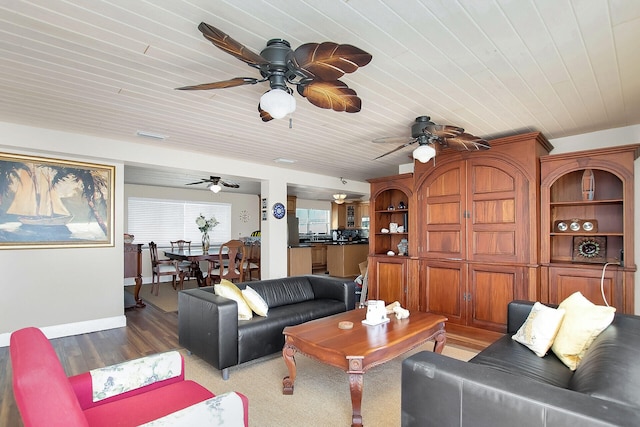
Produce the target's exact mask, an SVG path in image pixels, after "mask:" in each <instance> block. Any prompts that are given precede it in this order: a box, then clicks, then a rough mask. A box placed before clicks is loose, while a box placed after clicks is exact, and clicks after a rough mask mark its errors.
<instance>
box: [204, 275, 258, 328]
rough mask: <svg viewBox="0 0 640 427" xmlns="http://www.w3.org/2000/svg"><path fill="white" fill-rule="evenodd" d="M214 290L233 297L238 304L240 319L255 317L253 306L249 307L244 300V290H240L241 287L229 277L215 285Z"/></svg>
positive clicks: (221, 294)
mask: <svg viewBox="0 0 640 427" xmlns="http://www.w3.org/2000/svg"><path fill="white" fill-rule="evenodd" d="M213 290H214V291H215V293H216V295H220V296H221V297H224V298H229V299H232V300H234V301H235V302H236V303H237V304H238V320H251V319H252V318H253V312H252V311H251V308H249V306H248V305H247V302H246V301H245V300H244V297H243V296H242V292H240V288H238V287H237V286H236V285H235V284H234V283H232V282H230V281H228V280H227V279H222V280H221V281H220V283H216V284H215V285H213Z"/></svg>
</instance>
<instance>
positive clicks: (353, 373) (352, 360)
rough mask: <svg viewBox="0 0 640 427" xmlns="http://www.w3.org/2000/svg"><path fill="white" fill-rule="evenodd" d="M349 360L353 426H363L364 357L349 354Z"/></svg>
mask: <svg viewBox="0 0 640 427" xmlns="http://www.w3.org/2000/svg"><path fill="white" fill-rule="evenodd" d="M347 360H348V361H349V370H348V371H347V373H348V374H349V389H350V391H351V408H352V412H351V427H362V387H363V386H364V371H363V370H362V357H354V356H347Z"/></svg>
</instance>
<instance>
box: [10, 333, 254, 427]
mask: <svg viewBox="0 0 640 427" xmlns="http://www.w3.org/2000/svg"><path fill="white" fill-rule="evenodd" d="M10 353H11V365H12V369H13V393H14V395H15V399H16V403H17V405H18V409H19V410H20V415H21V416H22V420H23V422H24V425H25V427H31V426H38V427H39V426H47V427H52V426H53V427H56V426H65V427H69V426H138V425H141V424H145V423H149V422H152V421H153V422H154V425H181V424H180V421H181V420H182V422H187V423H193V422H194V420H196V421H206V420H208V419H210V418H211V419H213V418H215V419H216V420H219V419H224V420H225V422H227V423H229V424H226V425H238V426H245V427H246V426H248V425H249V419H248V400H247V398H246V396H244V395H242V394H240V393H226V394H223V395H220V396H214V394H213V393H211V392H210V391H209V390H207V389H206V388H204V387H202V386H201V385H200V384H198V383H196V382H194V381H190V380H185V378H184V359H183V358H182V355H180V354H179V353H177V352H169V353H162V354H160V355H154V356H149V357H146V358H141V359H136V360H133V361H128V362H124V363H121V364H118V365H114V366H111V367H106V368H102V369H96V370H93V371H91V372H86V373H83V374H80V375H76V376H72V377H67V376H66V374H65V372H64V369H63V367H62V364H61V363H60V361H59V360H58V357H57V355H56V352H55V350H54V349H53V346H52V345H51V343H50V342H49V340H48V339H47V338H46V337H45V336H44V334H43V333H42V332H41V331H40V330H39V329H37V328H25V329H21V330H18V331H16V332H14V333H13V334H11V342H10ZM211 400H216V401H217V402H216V404H215V405H212V404H210V401H211ZM207 403H209V404H207ZM212 410H214V411H215V414H212V413H211V411H212ZM221 412H222V413H221ZM176 413H177V414H176ZM198 424H200V423H198ZM187 425H188V424H187ZM202 425H215V424H208V423H206V422H205V423H203V424H202Z"/></svg>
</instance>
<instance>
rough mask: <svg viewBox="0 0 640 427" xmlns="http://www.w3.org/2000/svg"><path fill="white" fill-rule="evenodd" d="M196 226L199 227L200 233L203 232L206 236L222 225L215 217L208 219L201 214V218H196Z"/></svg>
mask: <svg viewBox="0 0 640 427" xmlns="http://www.w3.org/2000/svg"><path fill="white" fill-rule="evenodd" d="M196 224H197V225H198V229H199V230H200V231H202V232H203V233H204V234H207V233H208V232H209V231H210V230H211V229H212V228H213V227H215V226H216V225H218V224H220V223H219V222H218V220H217V219H216V217H215V216H212V217H211V218H209V219H206V218H205V217H204V215H202V214H200V216H199V217H197V218H196Z"/></svg>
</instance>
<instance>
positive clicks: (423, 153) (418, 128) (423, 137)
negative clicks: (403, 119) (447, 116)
mask: <svg viewBox="0 0 640 427" xmlns="http://www.w3.org/2000/svg"><path fill="white" fill-rule="evenodd" d="M373 142H375V143H379V142H382V143H395V144H397V143H402V144H401V145H400V146H398V147H396V148H394V149H393V150H391V151H389V152H387V153H384V154H382V155H380V156H378V157H376V158H375V159H373V160H377V159H379V158H381V157H384V156H386V155H389V154H391V153H395V152H396V151H398V150H401V149H403V148H404V147H407V146H409V145H411V144H413V143H415V142H417V143H418V147H417V148H416V149H415V150H413V158H414V159H416V160H418V161H420V162H422V163H426V162H428V161H429V160H431V159H432V158H433V157H435V155H436V149H435V148H434V147H435V144H436V143H438V145H439V146H440V147H442V148H451V149H454V150H457V151H475V150H488V149H489V148H491V146H490V145H489V142H487V141H486V140H484V139H482V138H480V137H477V136H474V135H471V134H469V133H465V132H464V129H462V128H460V127H457V126H451V125H437V124H435V123H434V122H432V121H431V117H429V116H420V117H416V120H415V122H414V124H413V125H412V126H411V137H402V136H401V137H388V138H377V139H374V140H373Z"/></svg>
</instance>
